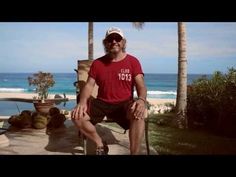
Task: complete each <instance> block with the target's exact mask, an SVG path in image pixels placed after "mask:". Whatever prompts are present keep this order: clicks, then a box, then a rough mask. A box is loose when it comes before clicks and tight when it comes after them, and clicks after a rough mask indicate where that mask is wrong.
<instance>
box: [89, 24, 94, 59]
mask: <svg viewBox="0 0 236 177" xmlns="http://www.w3.org/2000/svg"><path fill="white" fill-rule="evenodd" d="M88 59H89V60H93V22H89V23H88Z"/></svg>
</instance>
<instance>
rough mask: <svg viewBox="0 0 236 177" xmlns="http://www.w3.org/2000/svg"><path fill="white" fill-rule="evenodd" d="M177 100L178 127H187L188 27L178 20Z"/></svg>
mask: <svg viewBox="0 0 236 177" xmlns="http://www.w3.org/2000/svg"><path fill="white" fill-rule="evenodd" d="M177 86H178V87H177V100H176V120H177V126H178V128H187V126H188V122H187V114H186V112H187V110H186V108H187V58H186V28H185V24H184V23H183V22H178V84H177Z"/></svg>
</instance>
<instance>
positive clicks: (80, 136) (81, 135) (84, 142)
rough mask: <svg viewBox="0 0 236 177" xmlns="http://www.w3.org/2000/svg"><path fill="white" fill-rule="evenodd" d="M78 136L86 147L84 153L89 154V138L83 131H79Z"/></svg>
mask: <svg viewBox="0 0 236 177" xmlns="http://www.w3.org/2000/svg"><path fill="white" fill-rule="evenodd" d="M78 136H79V141H80V142H81V141H82V146H83V149H84V155H87V138H86V136H84V134H83V133H81V131H78Z"/></svg>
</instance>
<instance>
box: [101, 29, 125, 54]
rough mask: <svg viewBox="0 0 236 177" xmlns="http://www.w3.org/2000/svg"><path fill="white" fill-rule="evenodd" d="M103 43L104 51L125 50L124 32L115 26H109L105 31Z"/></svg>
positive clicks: (115, 51)
mask: <svg viewBox="0 0 236 177" xmlns="http://www.w3.org/2000/svg"><path fill="white" fill-rule="evenodd" d="M103 45H104V49H105V52H106V53H117V52H119V51H123V52H125V47H126V40H125V38H124V33H123V32H122V30H121V29H119V28H117V27H111V28H109V29H108V30H107V31H106V34H105V39H104V40H103Z"/></svg>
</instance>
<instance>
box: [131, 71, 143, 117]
mask: <svg viewBox="0 0 236 177" xmlns="http://www.w3.org/2000/svg"><path fill="white" fill-rule="evenodd" d="M134 79H135V87H136V91H137V95H138V99H137V100H136V101H135V102H134V104H133V105H132V107H131V109H133V113H134V117H135V118H136V119H140V118H143V117H144V112H145V108H146V98H147V88H146V86H145V82H144V77H143V74H138V75H137V76H136V77H135V78H134Z"/></svg>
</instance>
